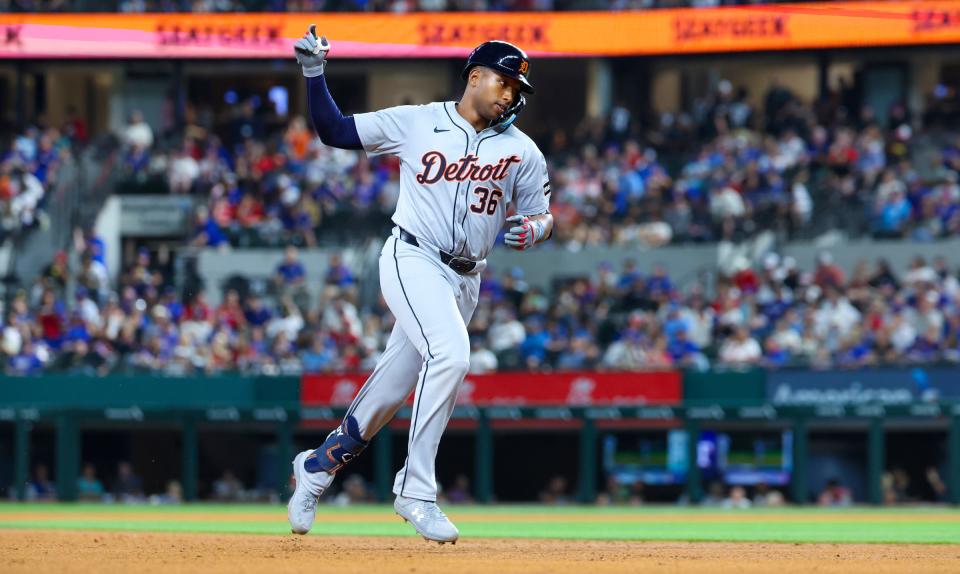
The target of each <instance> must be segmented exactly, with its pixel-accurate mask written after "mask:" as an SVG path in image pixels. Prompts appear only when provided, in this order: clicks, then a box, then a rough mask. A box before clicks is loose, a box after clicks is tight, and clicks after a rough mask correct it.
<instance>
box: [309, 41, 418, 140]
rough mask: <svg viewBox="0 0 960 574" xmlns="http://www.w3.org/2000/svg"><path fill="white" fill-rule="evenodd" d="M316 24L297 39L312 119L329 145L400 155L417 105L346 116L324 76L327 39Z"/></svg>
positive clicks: (327, 47)
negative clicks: (319, 35) (318, 33)
mask: <svg viewBox="0 0 960 574" xmlns="http://www.w3.org/2000/svg"><path fill="white" fill-rule="evenodd" d="M315 30H316V26H314V25H312V24H311V25H310V29H309V30H308V31H307V33H306V34H304V36H303V38H301V39H299V40H297V43H296V44H295V45H294V52H295V53H296V55H297V62H299V63H300V65H301V66H302V67H303V75H304V76H306V78H307V98H308V100H309V107H310V119H311V120H312V121H313V127H314V129H315V130H316V131H317V135H319V136H320V141H322V142H323V143H325V144H326V145H329V146H333V147H338V148H343V149H363V150H366V151H367V153H369V154H371V155H377V154H388V153H389V154H400V152H401V148H402V147H403V145H404V142H405V141H406V137H405V135H406V133H407V132H408V130H409V128H410V126H412V125H414V124H415V122H416V117H414V116H415V114H416V111H415V110H416V109H417V108H418V107H417V106H397V107H394V108H387V109H384V110H380V111H377V112H372V113H366V114H357V115H355V116H344V115H343V114H342V113H340V108H338V107H337V104H336V103H335V102H334V101H333V97H331V96H330V90H328V89H327V82H326V80H325V79H324V74H323V72H324V69H325V67H326V63H327V62H326V57H327V52H329V51H330V44H329V43H328V42H327V39H326V38H325V37H324V38H319V39H318V38H317V34H316V31H315Z"/></svg>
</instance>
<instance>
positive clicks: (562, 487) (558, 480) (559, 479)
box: [540, 475, 572, 505]
mask: <svg viewBox="0 0 960 574" xmlns="http://www.w3.org/2000/svg"><path fill="white" fill-rule="evenodd" d="M540 502H541V503H543V504H555V505H564V504H569V503H570V502H572V499H571V498H570V495H569V493H568V492H567V479H566V478H564V477H563V476H560V475H556V476H553V477H551V478H550V480H549V482H547V485H546V487H545V488H544V489H543V490H542V491H541V492H540Z"/></svg>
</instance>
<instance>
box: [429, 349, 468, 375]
mask: <svg viewBox="0 0 960 574" xmlns="http://www.w3.org/2000/svg"><path fill="white" fill-rule="evenodd" d="M434 359H435V361H436V363H437V368H440V369H443V370H444V371H447V372H448V373H449V374H450V376H451V377H453V378H456V377H460V378H462V377H464V376H466V374H467V371H468V370H469V369H470V349H469V348H467V349H459V348H456V347H454V348H448V349H444V350H443V351H441V352H440V353H438V354H437V355H435V356H434Z"/></svg>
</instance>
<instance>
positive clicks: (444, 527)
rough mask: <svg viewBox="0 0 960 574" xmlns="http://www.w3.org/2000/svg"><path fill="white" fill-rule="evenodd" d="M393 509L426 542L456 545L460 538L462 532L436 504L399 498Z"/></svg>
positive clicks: (403, 497)
mask: <svg viewBox="0 0 960 574" xmlns="http://www.w3.org/2000/svg"><path fill="white" fill-rule="evenodd" d="M393 509H394V510H396V511H397V514H398V515H399V516H400V518H403V520H404V522H409V523H410V524H412V525H413V527H414V528H415V529H416V530H417V532H418V533H419V534H420V536H423V538H424V540H432V541H434V542H439V543H440V544H446V543H447V542H451V543H453V544H456V543H457V538H459V537H460V531H458V530H457V527H456V526H454V525H453V523H452V522H450V519H448V518H447V515H446V514H444V513H443V511H442V510H440V507H439V506H437V503H436V502H429V501H426V500H417V499H416V498H407V497H405V496H397V499H396V500H395V501H394V502H393Z"/></svg>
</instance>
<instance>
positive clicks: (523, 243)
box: [503, 149, 553, 251]
mask: <svg viewBox="0 0 960 574" xmlns="http://www.w3.org/2000/svg"><path fill="white" fill-rule="evenodd" d="M534 152H535V154H534V157H533V158H532V160H528V161H526V162H523V163H521V164H520V173H518V174H517V183H516V189H515V191H514V202H515V203H516V206H517V214H516V215H513V216H511V217H508V218H507V221H508V222H510V223H512V224H513V225H512V226H511V227H510V229H509V230H507V233H506V235H504V236H503V242H504V243H505V244H506V245H507V247H510V248H511V249H516V250H517V251H523V250H524V249H530V248H531V247H533V246H534V245H536V244H538V243H543V242H544V241H546V240H548V239H550V236H551V235H553V215H552V214H551V213H550V180H549V176H548V174H547V161H546V159H544V157H543V154H542V153H540V150H537V149H534Z"/></svg>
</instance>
